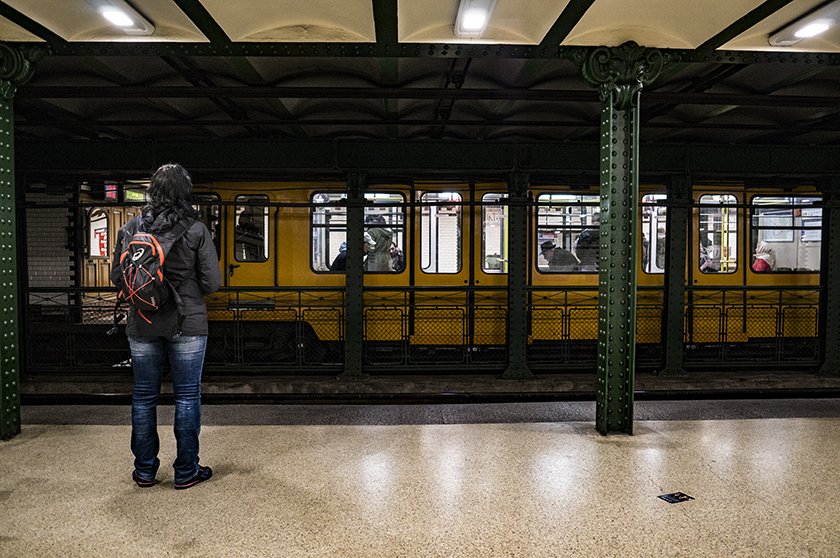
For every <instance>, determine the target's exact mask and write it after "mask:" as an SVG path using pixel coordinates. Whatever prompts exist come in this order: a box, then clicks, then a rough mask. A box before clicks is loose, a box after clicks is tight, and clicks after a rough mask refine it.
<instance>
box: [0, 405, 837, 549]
mask: <svg viewBox="0 0 840 558" xmlns="http://www.w3.org/2000/svg"><path fill="white" fill-rule="evenodd" d="M759 403H760V402H759ZM653 404H654V403H650V405H653ZM727 404H728V405H733V403H732V402H728V403H727ZM688 405H689V404H687V403H686V404H683V406H688ZM767 405H770V403H767ZM759 406H760V405H759ZM460 407H465V408H468V409H469V413H468V414H469V416H471V417H473V420H470V422H467V423H465V422H462V423H458V424H451V423H450V424H446V422H454V421H447V420H441V421H435V420H431V421H426V422H436V423H435V424H414V423H411V422H412V421H409V420H400V419H399V418H397V419H393V420H381V421H379V423H377V421H376V420H373V419H368V420H357V419H352V420H345V421H342V420H329V421H323V422H330V424H318V425H315V424H293V423H294V422H295V421H293V420H287V421H283V420H277V421H276V422H277V424H258V422H259V421H245V422H251V423H256V424H250V425H249V424H238V421H230V422H237V425H224V424H221V423H222V422H225V421H223V420H219V417H222V416H225V415H230V416H232V415H233V413H235V411H236V408H235V407H234V408H222V409H212V408H209V407H208V408H205V419H206V420H205V424H206V425H207V426H205V427H204V429H203V431H202V461H203V462H205V463H207V464H210V465H212V466H213V468H214V470H215V475H214V477H213V479H211V480H210V481H209V482H207V483H204V484H202V485H199V486H197V487H195V488H193V489H190V490H187V491H175V490H173V488H172V473H171V469H170V468H168V467H167V465H168V464H169V463H171V461H172V460H173V459H174V442H173V440H172V435H171V426H168V425H164V424H162V425H161V440H162V449H161V458H162V461H163V463H164V466H162V467H161V471H160V473H159V475H158V478H159V480H160V481H161V482H160V484H158V485H157V486H155V487H153V488H150V489H140V488H137V487H136V486H135V485H134V483H132V482H131V480H130V479H129V475H130V473H131V461H130V455H129V451H128V440H129V430H130V428H129V427H128V426H127V425H125V424H111V423H119V422H120V420H115V417H116V418H117V419H118V418H119V417H120V416H122V417H125V416H127V412H126V411H127V409H125V408H122V407H120V408H117V409H114V408H111V409H107V408H106V409H105V412H103V413H102V416H105V417H106V418H105V419H103V420H98V418H97V412H98V411H97V408H87V409H86V408H76V411H78V412H80V413H84V414H85V415H86V420H84V421H81V420H80V421H78V422H86V423H87V424H34V423H32V422H31V421H30V419H34V418H38V416H44V415H45V414H46V415H49V414H50V410H49V409H48V408H39V409H36V410H34V411H29V410H27V409H25V411H26V412H25V413H24V427H23V432H22V433H21V434H20V435H18V436H17V437H16V438H14V439H12V440H10V441H7V442H2V443H0V556H2V557H4V558H5V557H10V558H11V557H28V556H57V557H58V556H61V557H67V556H79V557H98V556H103V557H106V556H107V557H121V556H126V557H128V556H131V557H135V556H196V557H215V556H219V557H235V556H248V557H255V556H278V557H296V556H337V557H355V556H362V557H364V556H371V557H379V556H382V557H395V556H409V557H414V556H420V557H422V556H465V557H466V556H476V557H497V556H538V557H544V556H545V557H549V556H598V557H602V556H616V557H624V556H657V557H658V556H712V557H719V556H757V557H773V556H785V557H786V556H791V557H799V556H825V557H836V556H838V555H840V522H838V517H840V473H838V463H840V417H838V416H837V413H836V412H833V411H832V412H827V413H820V412H805V413H797V412H786V413H781V415H782V416H784V417H785V418H750V419H732V418H723V419H718V420H637V422H636V424H635V432H636V433H635V435H634V436H623V435H617V436H609V437H603V436H601V435H599V434H597V433H596V432H595V431H594V428H593V423H592V422H591V421H590V420H580V421H575V420H572V421H563V422H537V421H533V422H517V421H516V420H515V417H512V416H510V415H512V414H518V412H519V411H517V412H514V411H513V410H511V409H512V407H510V406H492V407H491V406H488V409H489V410H488V411H487V412H488V413H490V414H491V415H492V416H496V415H497V414H498V413H500V412H507V413H508V416H506V417H505V418H504V420H501V421H500V422H495V423H494V422H486V421H482V420H478V419H480V416H481V415H482V407H481V406H478V407H475V406H473V407H470V406H460ZM432 408H433V409H438V410H439V409H440V407H432ZM563 408H567V407H563ZM830 408H831V409H834V410H836V408H837V406H836V402H832V403H831V404H830ZM317 409H318V408H317V407H315V408H314V410H313V411H312V413H313V416H314V414H315V413H317ZM377 409H378V408H375V407H374V408H372V410H371V411H370V412H369V413H368V416H369V417H375V416H376V414H377ZM384 409H389V410H390V412H394V410H395V407H390V408H388V407H385V408H384ZM513 409H519V410H522V409H527V407H526V406H524V405H520V406H519V407H515V408H513ZM557 409H558V412H559V410H560V407H557ZM325 410H327V409H325ZM590 410H591V406H587V404H584V405H582V406H580V407H579V410H578V411H577V413H578V414H575V412H572V413H570V414H569V415H568V416H571V418H588V413H589V412H590ZM170 411H171V409H165V408H164V409H162V412H161V417H162V419H161V422H162V423H165V422H169V419H168V418H167V417H168V416H169V415H171V412H170ZM328 411H329V413H328V414H330V416H333V417H335V416H336V415H337V414H338V415H340V412H339V410H335V409H332V410H328ZM357 411H358V409H357ZM410 411H411V409H409V410H408V411H405V413H406V415H405V416H408V415H411V414H412V413H411V412H410ZM61 412H64V413H66V412H68V411H67V410H66V409H65V410H56V412H55V413H54V415H56V416H57V415H60V413H61ZM253 412H254V411H253V410H248V411H243V414H246V415H247V414H248V413H253ZM297 412H301V410H300V408H297ZM452 412H453V413H455V411H452ZM529 412H530V413H531V414H530V415H529V414H528V412H524V416H525V417H528V416H532V417H533V416H536V418H545V413H542V411H540V412H534V411H533V409H531V410H530V411H529ZM281 414H282V413H281ZM455 414H456V415H457V413H455ZM560 414H561V415H562V413H560ZM648 414H649V415H651V416H655V413H648ZM771 414H773V413H771ZM777 414H778V413H777ZM803 414H804V415H805V417H803V416H797V415H803ZM814 415H816V416H814ZM826 415H827V416H826ZM214 416H215V418H214ZM451 416H453V415H450V417H451ZM458 416H460V415H458ZM638 416H645V412H644V410H643V409H642V412H641V413H639V412H637V417H638ZM705 416H714V413H710V412H709V413H705ZM722 416H728V414H727V413H723V414H722ZM759 416H761V415H760V414H759ZM456 418H457V417H456ZM558 420H559V419H558ZM44 422H72V421H64V420H61V421H58V420H55V421H44ZM97 422H99V423H100V424H97ZM284 422H285V423H286V424H284ZM310 422H312V423H315V422H319V421H315V420H313V421H310ZM362 422H367V423H368V424H361V423H362ZM400 422H405V423H406V424H399V423H400ZM676 491H682V492H685V493H687V494H689V495H691V496H693V497H695V500H693V501H689V502H684V503H680V504H668V503H665V502H663V501H662V500H659V499H657V496H658V495H659V494H663V493H668V492H676Z"/></svg>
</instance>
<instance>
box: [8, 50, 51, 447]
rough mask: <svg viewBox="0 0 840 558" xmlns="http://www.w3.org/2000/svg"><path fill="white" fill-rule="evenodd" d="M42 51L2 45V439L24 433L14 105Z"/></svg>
mask: <svg viewBox="0 0 840 558" xmlns="http://www.w3.org/2000/svg"><path fill="white" fill-rule="evenodd" d="M41 56H42V54H41V52H40V51H32V50H30V49H13V48H10V47H9V46H7V45H4V44H0V277H2V281H0V315H2V324H0V332H1V333H2V339H0V439H4V440H5V439H6V438H11V437H12V436H14V435H15V434H18V433H19V432H20V376H21V374H20V364H21V363H20V341H19V338H20V314H19V308H20V305H19V303H18V294H19V293H18V291H19V289H18V266H17V261H18V254H17V250H18V245H19V244H21V245H22V243H18V242H17V229H16V221H17V219H16V216H15V200H16V198H17V196H16V189H15V162H14V161H15V147H14V124H13V123H14V120H15V119H14V115H13V110H12V108H13V100H14V96H15V90H16V86H17V85H19V84H21V83H23V82H25V81H26V80H28V79H29V78H30V77H32V74H33V73H34V69H35V62H36V61H37V60H38V59H39V58H40V57H41Z"/></svg>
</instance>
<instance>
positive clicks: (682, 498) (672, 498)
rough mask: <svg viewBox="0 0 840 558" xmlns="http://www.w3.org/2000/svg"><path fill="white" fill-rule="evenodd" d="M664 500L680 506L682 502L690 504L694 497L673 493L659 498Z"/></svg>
mask: <svg viewBox="0 0 840 558" xmlns="http://www.w3.org/2000/svg"><path fill="white" fill-rule="evenodd" d="M659 498H661V499H662V500H665V501H666V502H668V503H669V504H679V503H680V502H688V501H689V500H694V497H693V496H689V495H688V494H683V493H682V492H673V493H671V494H663V495H661V496H659Z"/></svg>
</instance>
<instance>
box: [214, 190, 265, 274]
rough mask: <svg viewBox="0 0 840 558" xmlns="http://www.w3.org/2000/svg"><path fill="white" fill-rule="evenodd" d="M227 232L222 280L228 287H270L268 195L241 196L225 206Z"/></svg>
mask: <svg viewBox="0 0 840 558" xmlns="http://www.w3.org/2000/svg"><path fill="white" fill-rule="evenodd" d="M224 209H225V213H226V217H227V218H226V220H225V222H226V223H228V234H227V235H225V252H224V264H225V266H224V269H223V274H224V276H225V283H226V284H227V285H228V286H230V287H256V286H263V287H268V286H273V285H274V284H275V279H276V278H275V262H274V261H273V260H274V258H273V257H272V256H273V250H274V243H273V239H274V228H275V223H274V222H273V219H272V218H271V215H272V214H273V213H272V211H271V208H270V207H269V205H268V196H265V195H258V194H248V195H240V196H236V198H234V205H229V206H226V207H225V208H224Z"/></svg>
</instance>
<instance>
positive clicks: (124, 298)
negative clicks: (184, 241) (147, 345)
mask: <svg viewBox="0 0 840 558" xmlns="http://www.w3.org/2000/svg"><path fill="white" fill-rule="evenodd" d="M190 225H192V222H187V223H184V222H180V223H178V224H177V225H175V226H174V227H173V228H172V229H171V230H169V231H166V232H163V233H157V234H155V233H150V232H146V231H143V230H142V229H139V228H138V229H137V230H135V231H133V232H131V231H129V230H128V229H126V234H125V236H124V237H123V245H122V251H121V252H120V260H119V270H120V276H121V277H122V286H121V287H120V291H119V293H118V294H117V304H116V306H115V308H114V328H113V329H112V330H111V331H109V333H112V332H115V331H116V325H117V322H118V321H119V317H118V315H117V309H118V308H119V307H120V304H122V303H123V302H125V303H127V304H128V305H129V306H131V307H132V308H134V310H136V312H137V315H138V316H140V317H141V318H142V319H143V320H144V321H145V322H146V323H148V324H150V325H151V324H153V323H154V314H155V312H156V311H157V310H158V309H159V308H161V307H163V306H164V305H166V304H167V303H168V302H169V301H170V300H173V299H174V301H175V304H176V306H177V309H178V316H179V319H178V326H179V327H178V330H179V331H180V329H181V328H180V324H181V321H182V319H183V312H182V307H183V301H182V300H181V297H180V295H179V294H178V292H177V291H176V290H175V288H174V287H173V286H172V283H170V282H169V281H167V280H166V277H165V276H164V274H163V264H164V262H165V261H166V255H167V254H168V253H169V251H170V250H171V249H172V246H174V245H175V242H177V241H178V239H180V238H181V237H182V236H183V235H184V233H185V232H187V229H189V227H190Z"/></svg>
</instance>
